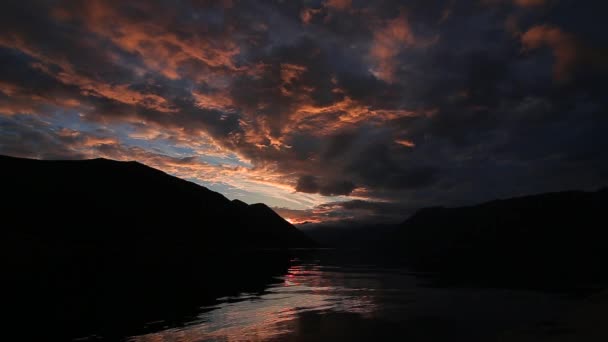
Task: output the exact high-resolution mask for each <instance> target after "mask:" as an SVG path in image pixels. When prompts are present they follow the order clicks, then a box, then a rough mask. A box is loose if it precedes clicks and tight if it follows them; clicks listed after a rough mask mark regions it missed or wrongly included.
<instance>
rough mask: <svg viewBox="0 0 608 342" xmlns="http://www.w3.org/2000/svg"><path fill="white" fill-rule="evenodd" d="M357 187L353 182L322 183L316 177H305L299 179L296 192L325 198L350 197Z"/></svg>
mask: <svg viewBox="0 0 608 342" xmlns="http://www.w3.org/2000/svg"><path fill="white" fill-rule="evenodd" d="M355 188H356V186H355V184H353V182H350V181H343V180H335V181H325V182H320V181H319V179H318V178H317V177H315V176H311V175H305V176H301V177H300V178H299V179H298V183H297V184H296V191H300V192H306V193H320V194H321V195H324V196H336V195H350V193H352V192H353V190H355Z"/></svg>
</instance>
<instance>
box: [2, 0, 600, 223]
mask: <svg viewBox="0 0 608 342" xmlns="http://www.w3.org/2000/svg"><path fill="white" fill-rule="evenodd" d="M607 12H608V3H607V2H606V1H601V0H598V1H574V0H458V1H450V0H445V1H429V0H412V1H395V0H380V1H359V0H320V1H312V0H310V1H307V0H303V1H291V0H264V1H261V0H260V1H239V0H232V1H231V0H224V1H211V0H199V1H195V0H192V1H185V0H184V1H168V0H162V1H100V0H91V1H37V0H31V1H30V0H28V1H23V0H20V1H13V0H8V1H3V2H2V3H1V4H0V32H1V34H0V154H6V155H11V156H18V157H30V158H38V159H88V158H97V157H103V158H111V159H117V160H136V161H139V162H141V163H144V164H147V165H149V166H152V167H155V168H158V169H161V170H163V171H165V172H167V173H169V174H172V175H175V176H178V177H181V178H184V179H187V180H190V181H193V182H196V183H198V184H201V185H203V186H206V187H208V188H210V189H212V190H215V191H218V192H220V193H222V194H224V195H225V196H226V197H228V198H230V199H240V200H242V201H245V202H247V203H256V202H264V203H266V204H268V205H269V206H271V207H273V208H274V209H275V210H276V211H277V212H278V213H279V214H280V215H282V216H283V217H284V218H286V219H288V220H289V221H290V222H293V223H302V222H309V223H319V222H322V223H330V224H333V223H335V224H337V223H340V222H398V221H402V220H403V219H405V218H406V217H407V215H409V214H411V213H412V212H413V211H414V210H416V209H418V208H421V207H425V206H435V205H446V206H454V205H466V204H472V203H476V202H480V201H485V200H491V199H494V198H504V197H510V196H517V195H524V194H531V193H539V192H546V191H559V190H566V189H588V190H592V189H597V188H599V187H601V186H605V185H606V184H607V183H608V157H607V156H608V153H606V149H607V148H608V134H607V133H606V132H608V112H607V103H608V96H607V95H606V93H607V90H608V89H607V86H606V84H607V80H606V76H608V35H607V34H606V32H608V27H607V26H608V25H606V24H605V23H606V19H605V16H606V13H607Z"/></svg>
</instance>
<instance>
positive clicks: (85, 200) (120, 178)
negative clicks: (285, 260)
mask: <svg viewBox="0 0 608 342" xmlns="http://www.w3.org/2000/svg"><path fill="white" fill-rule="evenodd" d="M0 168H1V169H2V178H1V179H0V182H1V183H2V189H3V196H4V197H5V198H6V199H9V200H7V201H6V203H5V204H4V205H3V216H4V220H5V222H6V221H10V222H12V225H11V226H12V228H9V229H10V230H20V231H21V232H28V233H30V234H35V235H40V236H45V237H48V238H62V239H70V240H82V241H89V242H99V241H106V240H111V241H112V242H114V243H120V241H138V242H139V243H143V242H149V243H154V242H155V241H160V242H162V243H163V244H165V245H166V244H168V243H171V242H174V243H180V244H192V245H193V247H194V246H196V247H198V248H201V247H206V248H224V247H306V246H312V245H313V243H312V241H311V240H310V239H309V238H308V237H306V236H305V235H304V234H303V233H302V232H300V231H299V230H297V229H296V228H295V227H294V226H292V225H291V224H289V223H288V222H287V221H285V220H283V219H282V218H281V217H280V216H278V215H277V214H275V213H274V212H273V211H272V210H271V209H270V208H268V207H267V206H265V205H264V204H254V205H246V204H245V203H243V202H240V201H238V202H237V201H232V202H231V201H230V200H228V199H226V198H225V197H224V196H222V195H221V194H219V193H216V192H213V191H211V190H209V189H206V188H204V187H202V186H199V185H196V184H194V183H191V182H188V181H185V180H182V179H179V178H176V177H173V176H170V175H168V174H166V173H164V172H161V171H159V170H156V169H153V168H150V167H147V166H145V165H142V164H139V163H137V162H119V161H112V160H106V159H93V160H82V161H41V160H29V159H19V158H12V157H0ZM239 202H240V203H239Z"/></svg>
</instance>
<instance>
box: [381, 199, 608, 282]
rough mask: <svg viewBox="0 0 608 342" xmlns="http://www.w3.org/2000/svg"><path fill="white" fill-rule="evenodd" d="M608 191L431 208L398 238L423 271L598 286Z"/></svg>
mask: <svg viewBox="0 0 608 342" xmlns="http://www.w3.org/2000/svg"><path fill="white" fill-rule="evenodd" d="M607 213H608V189H602V190H599V191H596V192H583V191H567V192H557V193H546V194H540V195H533V196H525V197H518V198H511V199H504V200H495V201H491V202H487V203H483V204H479V205H474V206H468V207H460V208H443V207H436V208H427V209H422V210H420V211H418V212H417V213H415V214H414V215H413V216H412V217H410V218H409V219H408V220H406V221H405V222H403V223H402V224H401V225H400V227H399V229H398V230H397V232H396V233H395V234H393V235H392V236H391V238H390V239H391V240H392V241H393V242H394V245H395V246H397V247H398V248H399V249H400V252H401V253H402V254H404V255H406V259H407V260H408V261H409V262H410V263H412V264H413V265H416V266H417V267H418V268H420V269H424V270H433V271H441V272H443V273H451V274H453V275H458V276H459V277H463V278H466V277H472V276H474V277H478V278H485V279H488V280H490V279H492V280H500V281H501V282H503V283H505V282H509V281H515V282H517V281H519V280H524V281H526V282H534V281H539V282H552V283H553V284H554V285H556V286H559V285H560V284H566V283H568V285H576V284H574V283H576V282H580V283H585V284H591V283H593V282H595V281H599V280H602V279H605V278H607V276H608V272H606V270H605V261H606V260H608V248H606V243H607V241H608V240H606V237H608V234H607V232H608V222H607V221H608V220H607Z"/></svg>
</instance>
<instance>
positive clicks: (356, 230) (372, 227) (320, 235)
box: [300, 223, 399, 250]
mask: <svg viewBox="0 0 608 342" xmlns="http://www.w3.org/2000/svg"><path fill="white" fill-rule="evenodd" d="M398 228H399V225H397V224H356V223H350V224H340V225H331V224H324V225H315V226H311V227H306V225H301V226H300V229H302V231H303V232H305V233H306V235H308V236H310V237H311V238H312V239H314V240H315V241H316V242H318V243H319V244H320V245H321V246H323V247H330V248H354V249H372V250H377V249H382V248H384V247H385V246H384V245H385V242H386V237H387V236H388V235H390V234H392V233H393V232H394V231H395V230H397V229H398Z"/></svg>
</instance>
